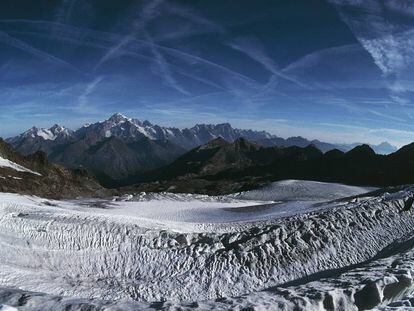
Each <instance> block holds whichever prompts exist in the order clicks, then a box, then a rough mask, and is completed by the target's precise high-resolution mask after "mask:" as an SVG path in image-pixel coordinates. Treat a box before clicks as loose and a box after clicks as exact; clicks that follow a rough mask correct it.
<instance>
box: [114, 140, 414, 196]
mask: <svg viewBox="0 0 414 311" xmlns="http://www.w3.org/2000/svg"><path fill="white" fill-rule="evenodd" d="M413 159H414V144H410V145H407V146H405V147H403V148H401V149H400V150H398V151H397V152H395V153H392V154H390V155H378V154H376V153H375V152H374V150H373V149H372V148H371V147H370V146H368V145H361V146H357V147H355V148H354V149H352V150H350V151H348V152H342V151H340V150H337V149H334V150H331V151H329V152H326V153H325V154H324V153H322V152H321V151H320V150H319V149H317V148H316V147H315V146H314V145H309V146H307V147H305V148H300V147H288V148H278V147H267V148H266V147H262V146H259V145H257V144H255V143H251V142H249V141H247V140H245V139H238V140H236V141H235V142H233V143H228V142H226V141H224V140H222V139H217V140H214V141H212V142H210V143H208V144H206V145H204V146H201V147H198V148H195V149H193V150H191V151H189V152H188V153H186V154H184V155H183V156H181V157H180V158H178V159H177V160H176V161H174V162H173V163H171V164H170V165H167V166H165V167H162V168H160V169H157V170H153V171H150V172H147V173H144V174H140V175H135V176H131V177H130V178H128V179H127V180H125V181H123V184H120V186H126V185H128V184H132V183H135V184H136V186H135V187H131V188H127V189H128V190H129V191H132V190H135V191H174V192H197V193H205V194H215V195H216V194H226V193H231V192H237V191H242V190H248V189H252V188H255V187H258V186H261V185H264V184H266V183H268V182H272V181H278V180H283V179H302V180H316V181H324V182H338V183H344V184H350V185H361V186H380V187H383V186H395V185H402V184H412V183H414V160H413Z"/></svg>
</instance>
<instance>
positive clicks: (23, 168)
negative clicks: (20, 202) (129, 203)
mask: <svg viewBox="0 0 414 311" xmlns="http://www.w3.org/2000/svg"><path fill="white" fill-rule="evenodd" d="M0 158H1V159H2V161H4V163H6V164H7V165H1V164H0V192H14V193H21V194H32V195H38V196H42V197H52V198H74V197H78V196H100V195H105V194H109V192H107V190H105V189H104V188H102V187H101V186H100V185H99V184H98V183H97V182H96V181H95V180H94V179H93V178H92V177H91V176H89V174H88V173H87V172H86V170H82V169H76V170H69V169H66V168H63V167H61V166H59V165H56V164H53V163H51V162H50V161H49V160H48V158H47V155H46V154H45V153H44V152H42V151H38V152H36V153H34V154H32V155H29V156H22V155H20V154H19V153H17V152H15V151H14V150H13V149H12V148H11V146H9V145H8V144H7V143H5V142H4V141H3V140H0Z"/></svg>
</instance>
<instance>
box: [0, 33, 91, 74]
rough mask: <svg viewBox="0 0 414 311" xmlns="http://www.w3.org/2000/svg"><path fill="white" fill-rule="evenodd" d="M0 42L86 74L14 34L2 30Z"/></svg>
mask: <svg viewBox="0 0 414 311" xmlns="http://www.w3.org/2000/svg"><path fill="white" fill-rule="evenodd" d="M0 42H3V43H4V44H7V45H9V46H12V47H14V48H17V49H19V50H22V51H24V52H27V53H29V54H31V55H33V56H36V57H38V58H41V59H44V60H46V61H48V62H50V63H54V64H56V65H59V66H61V67H64V68H69V69H71V70H74V71H76V72H78V73H80V74H82V75H83V74H84V73H83V72H82V71H80V70H79V69H78V68H76V67H75V66H73V65H72V64H70V63H68V62H66V61H64V60H62V59H60V58H57V57H55V56H53V55H51V54H48V53H46V52H44V51H41V50H39V49H36V48H34V47H33V46H31V45H29V44H27V43H26V42H24V41H22V40H19V39H17V38H14V37H12V36H10V35H9V34H7V33H5V32H3V31H0Z"/></svg>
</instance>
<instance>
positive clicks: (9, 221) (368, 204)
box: [0, 182, 414, 306]
mask: <svg viewBox="0 0 414 311" xmlns="http://www.w3.org/2000/svg"><path fill="white" fill-rule="evenodd" d="M289 184H293V185H294V187H298V185H299V184H302V186H301V187H302V188H303V187H304V188H306V189H310V188H312V187H313V186H314V185H312V184H310V185H307V182H301V183H299V182H288V183H287V184H284V185H283V186H282V187H281V189H282V191H283V192H284V193H289V191H288V190H287V188H288V186H287V185H289ZM325 186H326V187H327V188H328V189H329V187H330V185H325ZM286 187H287V188H286ZM318 187H320V188H318V189H320V190H323V189H322V188H321V187H323V185H318ZM332 187H333V188H332V189H338V190H340V189H339V188H338V187H339V185H334V186H332ZM265 191H267V190H265ZM272 191H274V192H276V191H275V186H273V190H272ZM322 192H323V191H322ZM325 192H326V193H329V191H325ZM345 192H346V194H347V195H348V194H351V193H350V191H349V189H348V190H346V191H345ZM361 192H362V189H359V190H357V191H355V194H360V193H361ZM413 195H414V191H413V189H411V188H408V189H406V190H404V191H402V192H399V193H397V194H394V195H389V194H383V195H379V196H377V197H372V198H369V197H368V198H364V197H360V198H359V199H352V200H341V201H336V202H330V203H324V202H325V201H324V200H323V199H319V200H318V201H317V202H318V203H317V204H316V205H315V204H314V202H315V201H308V200H305V201H303V200H302V199H301V200H302V201H300V202H299V203H297V202H294V201H290V202H283V203H280V205H279V204H274V203H271V202H269V201H265V202H264V201H256V200H255V201H251V200H245V199H240V198H234V197H217V198H208V197H204V196H194V197H191V196H189V195H187V196H183V197H184V199H180V196H179V195H171V194H162V195H160V196H155V197H153V195H151V194H141V195H139V196H132V197H124V198H116V199H115V200H113V201H107V200H78V201H51V200H44V199H41V198H36V197H30V196H19V195H11V194H1V195H0V201H1V202H2V204H1V205H0V242H1V244H2V251H1V252H0V265H1V267H2V269H0V285H1V286H6V287H19V288H20V289H22V290H29V291H37V292H43V293H47V294H51V295H65V296H69V297H72V298H96V299H109V300H136V301H142V302H145V301H147V302H148V301H162V300H168V301H175V302H177V301H198V302H200V301H205V300H209V299H213V300H210V302H206V304H207V305H209V304H213V305H214V304H220V303H221V302H225V301H233V306H234V303H236V302H240V303H241V302H243V304H245V305H246V306H249V304H250V305H251V304H252V303H253V302H252V301H253V298H254V299H256V300H257V301H259V302H260V303H265V302H266V299H270V298H268V297H267V295H268V294H265V293H264V294H263V293H261V291H263V290H267V289H269V288H271V287H274V286H281V285H283V284H285V283H286V282H292V281H295V282H299V283H301V282H305V281H304V280H306V278H307V277H308V276H310V275H313V274H315V273H321V272H322V271H330V270H333V271H334V270H335V269H348V267H352V266H353V265H359V264H362V263H364V262H366V261H370V260H373V259H375V258H376V256H378V254H384V256H387V257H388V256H390V255H392V254H394V253H397V254H398V253H399V252H401V248H402V246H407V245H409V243H410V241H411V238H412V231H413V229H412V228H414V217H413V216H414V215H413V211H412V210H411V209H406V208H405V201H406V200H407V198H409V197H411V196H413ZM286 197H287V195H285V199H286ZM306 197H307V198H309V197H311V198H312V195H311V193H310V194H308V195H307V196H306ZM273 198H277V196H274V197H273ZM148 199H150V200H149V201H148ZM328 199H329V200H331V199H332V197H331V196H330V197H329V198H328ZM312 200H314V199H313V198H312ZM295 203H297V204H295ZM283 204H290V205H287V206H288V208H287V209H286V211H288V213H287V214H284V213H279V212H278V207H282V209H283ZM301 204H306V205H305V208H301ZM269 206H270V209H269ZM298 206H299V209H298V210H295V209H296V208H297V207H298ZM152 209H153V210H154V213H151V210H152ZM157 209H158V210H157ZM162 210H164V211H165V214H162V213H161V211H162ZM171 211H175V213H172V212H171ZM179 213H181V216H177V214H179ZM196 215H197V217H199V218H198V219H194V218H193V217H195V216H196ZM199 215H203V217H204V218H203V217H200V216H199ZM230 215H232V216H231V217H230ZM244 215H248V217H245V216H244ZM255 215H256V216H255ZM286 215H290V217H284V216H286ZM172 216H174V217H175V218H174V217H172ZM220 219H221V220H220ZM202 220H203V223H201V221H202ZM324 273H326V272H324ZM328 276H329V275H328ZM303 278H305V279H303ZM301 279H303V280H301ZM358 286H359V285H358ZM296 291H299V290H295V291H292V295H294V293H295V292H296ZM299 292H300V291H299ZM356 292H357V290H355V291H354V294H355V293H356ZM281 293H283V291H282V292H281ZM300 293H301V294H300V295H303V296H305V295H309V292H306V291H303V292H300ZM344 293H345V291H344ZM354 294H352V293H348V295H351V298H349V299H350V301H351V300H352V299H353V296H352V295H354ZM241 295H247V296H245V297H246V298H240V299H241V300H240V299H239V298H230V297H238V296H241ZM278 295H279V294H278ZM315 295H316V294H315ZM219 297H229V298H227V300H224V301H221V302H220V301H217V302H216V301H214V299H216V298H219ZM249 297H250V298H249ZM315 297H316V296H315ZM315 297H314V298H312V299H314V300H315V299H316V298H315ZM321 297H323V295H322V296H321ZM272 299H273V298H272ZM278 299H279V298H278ZM307 299H310V298H307ZM318 299H319V298H318ZM318 299H316V300H318ZM319 300H320V299H319ZM319 300H318V301H319ZM5 303H6V302H5ZM312 303H313V302H312ZM193 305H194V304H193ZM196 305H197V304H196ZM200 305H201V303H200ZM147 306H149V305H147Z"/></svg>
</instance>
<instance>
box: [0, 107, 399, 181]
mask: <svg viewBox="0 0 414 311" xmlns="http://www.w3.org/2000/svg"><path fill="white" fill-rule="evenodd" d="M218 137H221V138H223V140H224V141H227V142H234V141H235V140H237V139H239V138H245V139H247V140H249V141H252V142H255V143H257V144H259V145H262V146H265V147H273V146H277V147H290V146H297V147H306V146H308V145H310V144H312V145H314V146H315V147H317V148H318V149H320V150H321V151H322V152H327V151H329V150H332V149H339V150H342V151H349V150H350V149H352V148H353V147H355V146H356V145H358V144H352V145H346V144H341V145H335V144H330V143H325V142H321V141H319V140H312V141H310V140H307V139H305V138H303V137H290V138H287V139H284V138H281V137H278V136H276V135H272V134H270V133H268V132H265V131H254V130H243V129H236V128H233V127H232V126H231V125H230V124H228V123H223V124H217V125H212V124H198V125H195V126H194V127H192V128H185V129H178V128H172V127H162V126H159V125H154V124H152V123H150V122H149V121H140V120H138V119H134V118H128V117H126V116H124V115H122V114H120V113H116V114H114V115H112V116H111V117H110V118H109V119H107V120H104V121H101V122H97V123H93V124H85V125H84V126H82V127H81V128H79V129H77V130H71V129H68V128H65V127H63V126H60V125H57V124H56V125H54V126H52V127H51V128H49V129H44V128H36V127H33V128H31V129H29V130H27V131H26V132H24V133H22V134H20V135H18V136H15V137H11V138H8V139H7V140H6V141H7V143H9V144H10V145H11V146H12V147H13V148H14V149H16V150H17V151H18V152H20V153H22V154H23V155H30V154H33V153H35V152H37V151H43V152H45V153H46V154H47V156H48V158H49V159H50V160H51V161H52V162H55V163H58V164H61V165H64V166H66V167H69V168H78V167H83V168H86V169H88V170H90V171H91V172H92V173H93V174H94V175H95V176H96V177H97V178H98V179H99V180H100V182H101V183H102V184H103V185H107V186H110V185H112V184H113V183H114V181H117V180H125V179H126V178H128V176H135V175H137V174H140V173H143V172H145V171H149V170H153V169H156V168H159V167H162V166H164V165H167V164H169V163H171V162H172V161H174V160H175V159H177V158H178V157H180V156H181V155H183V154H185V153H186V152H187V151H189V150H191V149H193V148H195V147H197V146H200V145H203V144H206V143H208V142H210V141H211V140H214V139H216V138H218ZM372 148H373V149H374V150H375V151H376V152H377V153H391V152H394V151H395V150H396V149H397V148H395V147H394V146H392V145H390V144H389V143H386V142H384V143H382V144H380V145H377V146H372Z"/></svg>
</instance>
